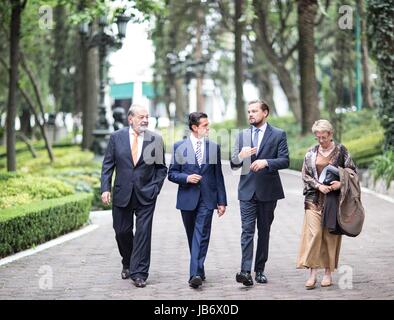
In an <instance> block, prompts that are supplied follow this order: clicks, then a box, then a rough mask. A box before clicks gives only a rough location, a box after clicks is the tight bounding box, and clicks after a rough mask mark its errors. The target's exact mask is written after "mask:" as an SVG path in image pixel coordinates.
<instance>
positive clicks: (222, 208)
mask: <svg viewBox="0 0 394 320" xmlns="http://www.w3.org/2000/svg"><path fill="white" fill-rule="evenodd" d="M225 212H226V206H221V205H218V216H219V217H221V216H222V215H224V213H225Z"/></svg>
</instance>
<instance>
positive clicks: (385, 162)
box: [372, 150, 394, 189]
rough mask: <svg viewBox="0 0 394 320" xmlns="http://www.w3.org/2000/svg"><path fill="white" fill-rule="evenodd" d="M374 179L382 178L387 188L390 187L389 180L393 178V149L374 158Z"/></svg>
mask: <svg viewBox="0 0 394 320" xmlns="http://www.w3.org/2000/svg"><path fill="white" fill-rule="evenodd" d="M372 172H373V177H374V181H375V183H376V181H377V180H378V179H383V180H384V181H385V182H386V187H387V189H388V188H390V185H391V181H393V180H394V151H393V150H389V151H386V152H385V153H384V154H383V155H380V156H378V157H376V158H375V161H374V162H373V165H372Z"/></svg>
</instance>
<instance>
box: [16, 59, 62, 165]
mask: <svg viewBox="0 0 394 320" xmlns="http://www.w3.org/2000/svg"><path fill="white" fill-rule="evenodd" d="M20 58H21V65H22V68H23V70H24V71H25V72H26V74H27V76H28V77H29V80H30V83H31V85H32V87H33V91H34V95H35V96H36V100H37V103H38V107H39V108H40V111H41V117H42V119H43V126H45V110H44V104H43V102H42V98H41V94H40V89H39V87H38V81H37V80H36V79H35V78H34V74H33V72H32V70H31V69H30V68H29V66H28V64H27V62H26V59H25V56H24V54H23V52H20ZM55 131H56V128H55ZM44 136H45V137H44ZM43 138H44V139H46V135H45V133H44V135H43ZM45 146H46V148H47V151H48V156H49V160H50V162H53V161H54V156H53V152H52V147H51V144H50V143H49V141H48V140H47V139H46V140H45Z"/></svg>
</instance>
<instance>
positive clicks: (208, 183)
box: [168, 138, 227, 211]
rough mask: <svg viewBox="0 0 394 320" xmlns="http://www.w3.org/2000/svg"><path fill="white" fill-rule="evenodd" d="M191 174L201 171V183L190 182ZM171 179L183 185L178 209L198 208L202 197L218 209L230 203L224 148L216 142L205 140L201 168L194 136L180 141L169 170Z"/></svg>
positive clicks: (179, 192)
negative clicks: (224, 171)
mask: <svg viewBox="0 0 394 320" xmlns="http://www.w3.org/2000/svg"><path fill="white" fill-rule="evenodd" d="M191 174H198V175H200V176H202V179H201V180H200V182H199V183H197V184H192V183H187V176H189V175H191ZM168 180H170V181H172V182H174V183H177V184H178V185H179V187H178V195H177V203H176V208H177V209H180V210H187V211H192V210H195V209H196V208H197V205H198V202H199V199H200V196H201V197H202V199H203V201H204V203H205V205H206V206H207V208H208V209H210V210H214V209H216V208H217V206H218V205H227V198H226V188H225V185H224V178H223V173H222V164H221V160H220V147H219V146H218V145H217V144H216V143H214V142H212V141H209V140H206V142H205V151H204V159H203V162H202V165H201V167H200V166H199V165H198V163H197V159H196V155H195V152H194V149H193V145H192V142H191V140H190V138H186V139H184V140H182V141H178V142H176V143H175V144H174V148H173V155H172V160H171V164H170V167H169V170H168Z"/></svg>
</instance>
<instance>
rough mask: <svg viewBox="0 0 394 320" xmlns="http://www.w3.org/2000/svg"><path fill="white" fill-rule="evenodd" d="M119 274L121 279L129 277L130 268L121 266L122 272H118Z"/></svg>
mask: <svg viewBox="0 0 394 320" xmlns="http://www.w3.org/2000/svg"><path fill="white" fill-rule="evenodd" d="M120 275H121V276H122V279H123V280H124V279H128V278H130V270H129V269H127V268H123V269H122V272H121V273H120Z"/></svg>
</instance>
